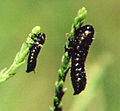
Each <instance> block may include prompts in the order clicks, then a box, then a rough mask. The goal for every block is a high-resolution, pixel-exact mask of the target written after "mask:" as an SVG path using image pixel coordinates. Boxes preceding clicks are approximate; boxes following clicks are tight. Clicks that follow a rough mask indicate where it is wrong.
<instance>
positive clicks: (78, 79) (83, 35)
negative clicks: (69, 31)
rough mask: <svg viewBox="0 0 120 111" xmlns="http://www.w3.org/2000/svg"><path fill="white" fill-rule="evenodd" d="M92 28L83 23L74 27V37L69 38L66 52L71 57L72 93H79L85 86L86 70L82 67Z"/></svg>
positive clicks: (92, 31)
mask: <svg viewBox="0 0 120 111" xmlns="http://www.w3.org/2000/svg"><path fill="white" fill-rule="evenodd" d="M93 35H94V28H93V27H92V26H91V25H85V26H83V27H80V28H79V29H76V28H75V35H74V37H75V39H69V45H68V49H67V50H68V54H69V56H70V57H72V64H71V80H72V85H73V89H74V95H76V94H79V93H80V92H81V91H82V90H84V89H85V86H86V72H85V68H84V64H85V60H86V57H87V54H88V50H89V47H90V45H91V43H92V41H93Z"/></svg>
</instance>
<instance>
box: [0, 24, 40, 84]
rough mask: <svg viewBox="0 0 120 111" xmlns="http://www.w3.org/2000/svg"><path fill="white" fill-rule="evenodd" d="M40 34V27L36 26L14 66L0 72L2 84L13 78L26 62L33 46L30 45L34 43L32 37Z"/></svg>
mask: <svg viewBox="0 0 120 111" xmlns="http://www.w3.org/2000/svg"><path fill="white" fill-rule="evenodd" d="M38 33H40V27H39V26H36V27H34V28H33V29H32V32H31V33H30V34H29V36H28V37H27V40H26V42H24V43H23V44H22V47H21V49H20V51H19V52H18V53H17V54H16V56H15V59H14V61H13V63H12V65H11V66H10V67H9V68H4V69H3V70H2V71H0V83H3V82H4V81H6V80H7V79H9V78H11V77H12V76H13V75H14V74H15V73H16V70H17V69H18V68H19V67H20V66H21V65H22V64H23V63H24V62H25V57H26V56H27V54H28V53H29V48H30V47H31V46H32V45H31V44H29V43H33V42H34V41H33V40H32V39H31V37H33V38H34V34H38Z"/></svg>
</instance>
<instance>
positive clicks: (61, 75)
mask: <svg viewBox="0 0 120 111" xmlns="http://www.w3.org/2000/svg"><path fill="white" fill-rule="evenodd" d="M86 15H87V11H86V9H85V8H84V7H83V8H82V9H80V10H79V11H78V14H77V17H75V19H74V22H73V24H72V28H71V32H70V33H69V34H68V35H69V37H68V38H74V35H75V28H74V27H76V28H79V27H80V26H81V25H82V24H83V22H84V19H85V17H86ZM68 45H69V41H68V40H67V42H66V47H68ZM69 61H70V57H69V55H68V52H65V53H64V54H63V57H62V60H61V67H60V69H59V70H58V80H57V81H56V83H55V96H54V98H53V105H54V107H53V108H50V111H62V103H61V100H62V97H63V95H64V93H65V92H66V88H63V85H64V82H65V78H66V75H67V72H68V71H69V68H70V65H69Z"/></svg>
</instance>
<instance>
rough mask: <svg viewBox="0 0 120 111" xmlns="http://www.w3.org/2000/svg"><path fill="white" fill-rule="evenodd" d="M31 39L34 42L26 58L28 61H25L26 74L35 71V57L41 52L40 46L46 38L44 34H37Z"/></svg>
mask: <svg viewBox="0 0 120 111" xmlns="http://www.w3.org/2000/svg"><path fill="white" fill-rule="evenodd" d="M32 39H33V40H34V42H35V43H33V44H32V47H31V48H30V49H29V50H30V54H29V56H28V61H27V70H26V72H27V73H29V72H31V71H34V70H35V67H36V62H37V56H38V54H39V52H40V50H41V47H42V45H43V44H44V42H45V39H46V36H45V34H44V33H39V34H38V35H35V38H32Z"/></svg>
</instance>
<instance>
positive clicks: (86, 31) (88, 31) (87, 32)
mask: <svg viewBox="0 0 120 111" xmlns="http://www.w3.org/2000/svg"><path fill="white" fill-rule="evenodd" d="M93 35H94V28H93V27H92V25H85V26H83V27H82V37H83V38H81V39H84V38H86V37H91V38H93Z"/></svg>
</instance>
